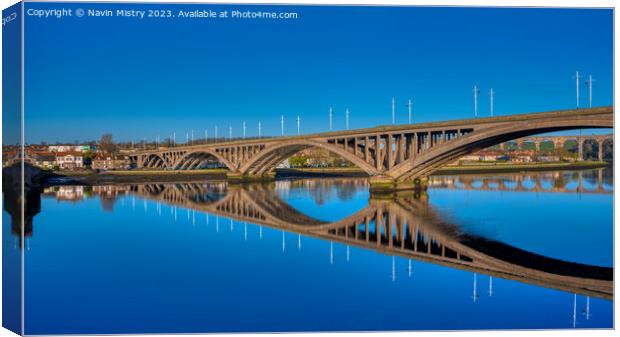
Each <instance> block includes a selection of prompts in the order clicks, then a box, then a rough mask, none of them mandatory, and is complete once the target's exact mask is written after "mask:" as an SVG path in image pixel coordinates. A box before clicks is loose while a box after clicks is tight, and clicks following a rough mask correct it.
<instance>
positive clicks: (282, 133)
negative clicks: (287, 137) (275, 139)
mask: <svg viewBox="0 0 620 337" xmlns="http://www.w3.org/2000/svg"><path fill="white" fill-rule="evenodd" d="M280 135H281V136H284V115H280Z"/></svg>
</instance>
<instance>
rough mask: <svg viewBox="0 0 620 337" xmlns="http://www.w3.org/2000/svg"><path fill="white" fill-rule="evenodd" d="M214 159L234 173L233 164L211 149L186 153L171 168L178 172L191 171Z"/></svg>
mask: <svg viewBox="0 0 620 337" xmlns="http://www.w3.org/2000/svg"><path fill="white" fill-rule="evenodd" d="M213 159H215V160H216V161H217V162H219V163H221V164H223V165H225V166H226V168H228V170H230V171H235V170H236V169H237V167H236V166H235V164H233V163H232V162H230V161H229V160H228V159H226V158H224V157H223V156H221V155H220V154H219V153H217V151H215V150H212V149H200V150H195V151H188V152H187V153H185V154H183V155H182V156H181V157H179V158H178V159H177V160H176V161H175V162H174V163H173V164H172V165H171V167H172V168H173V169H175V170H176V169H180V170H192V169H196V168H200V167H202V166H203V165H205V164H206V163H207V162H208V161H210V160H213Z"/></svg>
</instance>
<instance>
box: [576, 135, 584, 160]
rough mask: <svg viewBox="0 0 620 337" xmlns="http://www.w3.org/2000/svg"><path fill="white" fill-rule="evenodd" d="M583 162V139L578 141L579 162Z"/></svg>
mask: <svg viewBox="0 0 620 337" xmlns="http://www.w3.org/2000/svg"><path fill="white" fill-rule="evenodd" d="M582 160H583V139H581V138H579V139H577V161H582Z"/></svg>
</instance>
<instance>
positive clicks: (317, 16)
mask: <svg viewBox="0 0 620 337" xmlns="http://www.w3.org/2000/svg"><path fill="white" fill-rule="evenodd" d="M26 7H27V8H61V7H64V8H74V9H75V8H78V7H83V8H85V9H88V8H95V7H99V8H110V9H118V8H136V9H148V8H154V7H157V8H160V9H172V10H173V13H175V14H176V12H177V11H178V10H179V9H186V10H192V9H198V8H201V9H202V8H204V9H214V10H217V11H220V10H224V9H228V10H231V9H234V8H238V9H239V8H240V9H253V10H258V9H262V10H270V11H271V10H273V11H286V12H297V13H298V15H299V18H298V19H296V20H258V19H255V20H234V19H227V20H224V19H220V20H218V19H215V20H214V19H212V20H208V19H206V20H201V19H194V20H188V19H178V18H176V19H168V20H163V19H161V20H157V19H150V20H147V19H144V20H138V19H129V18H117V17H115V18H77V17H72V18H64V19H51V18H50V19H38V18H33V17H27V18H26V58H25V60H26V69H27V70H26V98H25V99H26V124H27V130H26V132H27V135H26V137H27V142H40V141H47V142H56V141H68V142H73V141H74V140H80V141H84V140H91V139H99V137H100V136H101V134H102V133H107V132H110V133H112V134H113V135H114V138H115V139H117V140H122V141H126V140H131V139H133V140H136V141H138V140H140V139H142V138H147V139H149V140H154V139H155V137H156V136H157V135H160V137H161V138H162V139H163V138H165V137H167V136H168V135H169V134H171V133H172V132H176V134H177V141H184V140H185V133H186V132H187V131H188V130H191V129H192V128H193V129H194V130H195V134H196V138H198V137H202V135H204V129H205V128H208V129H209V135H210V136H212V135H213V128H214V126H215V125H218V126H219V135H220V136H223V135H227V134H228V127H229V125H230V126H232V127H233V132H234V135H235V136H239V135H240V133H241V123H242V121H243V120H245V121H247V125H248V135H255V134H256V133H257V124H258V121H259V120H260V121H262V124H263V134H264V135H277V134H279V133H280V122H279V121H280V115H281V114H284V115H285V119H286V133H287V134H294V133H296V126H295V121H294V120H295V117H296V116H297V115H300V116H301V119H302V127H301V129H302V133H310V132H320V131H327V129H328V108H329V107H330V106H333V108H334V124H335V128H336V129H343V128H344V111H345V108H349V109H350V110H351V128H360V127H371V126H376V125H382V124H389V123H390V120H391V112H390V111H391V104H390V101H391V98H392V96H395V97H396V100H397V114H398V116H397V122H399V123H405V122H406V120H407V112H406V107H405V104H406V100H407V99H408V98H410V97H412V98H413V100H414V120H415V121H416V122H426V121H438V120H448V119H458V118H467V117H473V97H472V87H473V85H474V84H477V85H478V86H479V87H480V89H481V95H480V100H479V105H480V108H479V114H480V116H487V115H489V98H488V90H489V89H490V88H491V87H492V88H493V89H494V90H495V92H496V96H495V112H496V115H507V114H516V113H525V112H534V111H546V110H556V109H567V108H574V107H575V80H574V79H573V78H572V76H573V75H574V73H575V71H576V70H579V71H580V73H582V74H584V75H588V74H592V75H593V77H594V78H595V79H596V82H595V86H594V105H595V106H603V105H611V104H612V102H613V90H612V88H613V71H612V70H613V49H612V48H613V35H612V32H613V16H612V15H613V14H612V11H611V10H592V9H493V8H420V7H392V8H389V7H337V6H334V7H321V6H316V7H308V6H306V7H304V6H295V7H293V6H283V7H274V6H262V7H257V6H254V7H252V6H239V5H221V6H215V5H206V6H200V5H146V4H142V5H127V4H99V5H96V4H87V5H84V4H83V5H79V4H78V5H76V4H70V5H67V4H63V5H58V4H44V3H27V4H26ZM581 89H582V99H581V105H582V106H587V104H588V102H587V90H586V89H587V88H586V86H585V84H583V81H582V85H581ZM607 132H608V131H607Z"/></svg>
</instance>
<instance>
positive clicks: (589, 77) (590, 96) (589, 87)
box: [586, 75, 595, 108]
mask: <svg viewBox="0 0 620 337" xmlns="http://www.w3.org/2000/svg"><path fill="white" fill-rule="evenodd" d="M592 82H595V80H594V79H592V75H588V80H587V81H586V85H587V86H588V89H589V94H590V95H589V100H590V108H592Z"/></svg>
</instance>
